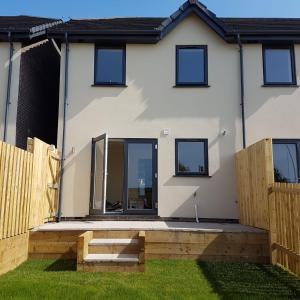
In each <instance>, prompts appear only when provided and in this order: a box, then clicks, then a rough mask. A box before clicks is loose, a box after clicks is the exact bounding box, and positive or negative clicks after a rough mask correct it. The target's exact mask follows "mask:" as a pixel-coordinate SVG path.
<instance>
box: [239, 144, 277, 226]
mask: <svg viewBox="0 0 300 300" xmlns="http://www.w3.org/2000/svg"><path fill="white" fill-rule="evenodd" d="M236 178H237V194H238V204H239V210H240V222H241V223H242V224H244V225H250V226H255V227H259V228H263V229H269V202H268V187H269V185H270V184H272V183H274V170H273V153H272V140H271V139H264V140H262V141H260V142H258V143H256V144H254V145H252V146H250V147H248V148H247V149H244V150H242V151H240V152H238V153H237V154H236Z"/></svg>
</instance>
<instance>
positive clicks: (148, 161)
mask: <svg viewBox="0 0 300 300" xmlns="http://www.w3.org/2000/svg"><path fill="white" fill-rule="evenodd" d="M126 150H127V151H126V152H127V153H126V160H127V161H126V173H127V176H126V177H127V184H126V200H127V201H126V208H125V209H126V210H128V211H146V210H148V211H151V210H154V209H155V203H154V202H155V197H156V195H155V194H156V177H157V176H156V154H155V143H154V142H153V141H139V140H135V141H127V147H126Z"/></svg>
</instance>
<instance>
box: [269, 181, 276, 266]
mask: <svg viewBox="0 0 300 300" xmlns="http://www.w3.org/2000/svg"><path fill="white" fill-rule="evenodd" d="M272 187H273V186H271V187H270V188H269V222H270V230H269V244H270V247H269V248H270V263H271V264H272V265H276V264H277V249H276V248H275V247H274V245H275V243H276V241H277V234H276V232H277V231H276V194H275V193H274V192H273V190H272Z"/></svg>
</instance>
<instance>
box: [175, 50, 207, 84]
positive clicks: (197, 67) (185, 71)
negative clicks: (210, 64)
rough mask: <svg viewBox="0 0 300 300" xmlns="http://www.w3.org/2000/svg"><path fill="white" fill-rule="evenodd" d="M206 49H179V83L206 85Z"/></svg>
mask: <svg viewBox="0 0 300 300" xmlns="http://www.w3.org/2000/svg"><path fill="white" fill-rule="evenodd" d="M204 60H205V58H204V49H178V78H177V81H178V83H204V81H205V61H204Z"/></svg>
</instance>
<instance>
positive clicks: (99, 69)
mask: <svg viewBox="0 0 300 300" xmlns="http://www.w3.org/2000/svg"><path fill="white" fill-rule="evenodd" d="M96 51H97V56H96V57H97V61H96V82H98V83H108V84H110V83H115V84H121V83H123V51H124V50H123V49H97V50H96Z"/></svg>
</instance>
